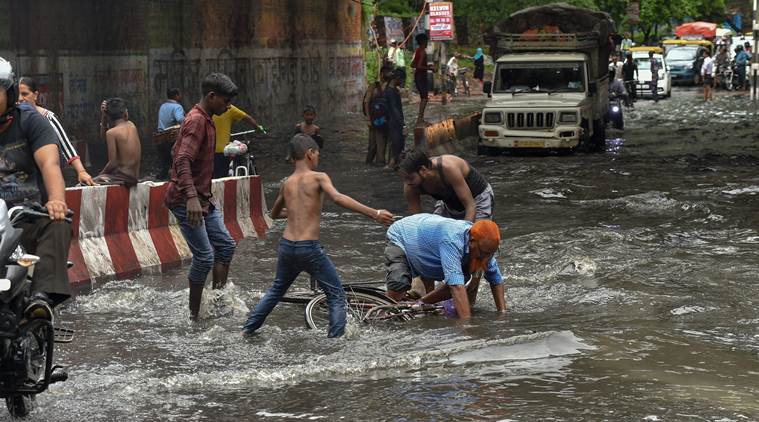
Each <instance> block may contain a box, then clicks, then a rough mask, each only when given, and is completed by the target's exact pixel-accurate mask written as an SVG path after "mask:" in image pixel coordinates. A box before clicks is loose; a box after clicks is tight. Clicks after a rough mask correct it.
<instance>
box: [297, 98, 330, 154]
mask: <svg viewBox="0 0 759 422" xmlns="http://www.w3.org/2000/svg"><path fill="white" fill-rule="evenodd" d="M314 120H316V109H315V108H314V107H313V106H306V108H304V109H303V121H302V122H300V123H298V124H297V125H295V134H296V135H297V134H299V133H304V134H306V135H308V136H310V137H312V138H313V139H314V141H316V145H318V146H319V149H322V148H324V139H323V138H322V137H321V135H320V134H319V126H317V125H315V124H314Z"/></svg>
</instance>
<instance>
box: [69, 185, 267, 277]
mask: <svg viewBox="0 0 759 422" xmlns="http://www.w3.org/2000/svg"><path fill="white" fill-rule="evenodd" d="M167 186H168V184H166V183H154V182H144V183H140V184H138V185H137V186H135V187H133V188H132V189H127V188H124V187H120V186H94V187H76V188H69V189H66V203H67V204H68V206H69V208H71V209H72V210H73V211H74V217H73V230H74V236H73V238H72V241H71V247H70V249H69V260H70V261H72V262H73V263H74V266H73V267H72V268H71V269H70V270H69V281H70V282H71V283H84V282H88V281H90V280H93V279H97V278H100V277H116V278H120V277H130V276H134V275H135V274H137V273H139V272H140V270H141V269H143V268H147V267H154V266H159V265H160V266H162V267H163V266H166V265H170V264H175V263H178V262H181V261H182V260H183V259H189V258H191V256H192V254H191V253H190V250H189V248H188V247H187V243H186V242H185V240H184V238H183V237H182V234H181V232H180V231H179V226H178V225H177V221H176V219H175V218H174V216H173V215H172V214H171V213H170V212H169V210H168V209H167V208H166V207H164V205H163V198H164V194H165V193H166V188H167ZM212 192H213V195H214V197H215V198H216V200H217V202H218V203H219V206H220V207H221V210H222V212H223V214H224V223H225V225H226V226H227V229H228V230H229V233H230V234H231V235H232V237H234V239H235V240H236V241H237V242H239V241H240V240H241V239H242V238H243V237H249V236H256V237H258V238H264V237H265V236H266V230H267V229H268V228H269V227H270V226H271V220H270V219H269V217H268V216H267V209H266V201H265V199H264V197H263V193H262V184H261V178H260V176H250V177H229V178H224V179H218V180H214V181H213V185H212Z"/></svg>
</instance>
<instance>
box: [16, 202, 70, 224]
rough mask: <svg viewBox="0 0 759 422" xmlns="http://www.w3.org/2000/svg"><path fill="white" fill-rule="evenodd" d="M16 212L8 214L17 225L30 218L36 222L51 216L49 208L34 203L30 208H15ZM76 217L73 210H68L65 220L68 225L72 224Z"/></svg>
mask: <svg viewBox="0 0 759 422" xmlns="http://www.w3.org/2000/svg"><path fill="white" fill-rule="evenodd" d="M14 208H16V209H15V210H14V209H13V208H11V209H10V210H9V211H8V213H9V214H11V223H17V222H19V221H21V220H23V219H25V218H29V219H32V220H36V219H38V218H50V214H49V213H48V211H47V208H45V207H44V206H42V205H40V204H38V203H34V204H31V205H29V206H25V207H14ZM73 216H74V211H72V210H70V209H69V210H66V217H65V218H64V220H65V221H66V222H67V223H71V217H73Z"/></svg>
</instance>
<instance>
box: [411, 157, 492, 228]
mask: <svg viewBox="0 0 759 422" xmlns="http://www.w3.org/2000/svg"><path fill="white" fill-rule="evenodd" d="M399 174H400V175H401V177H402V178H403V180H404V182H405V184H404V187H403V194H404V196H405V197H406V201H407V202H408V205H409V212H411V213H412V214H418V213H420V212H422V205H421V196H422V195H429V196H431V197H433V198H435V199H436V200H437V202H436V203H435V211H434V213H435V214H437V215H442V216H443V217H449V218H454V219H457V220H467V221H471V222H474V221H476V220H482V219H490V218H492V217H493V197H494V195H493V188H492V187H491V186H490V184H489V183H488V182H487V180H485V178H484V177H482V175H481V174H480V173H479V172H478V171H477V170H476V169H475V168H474V167H472V165H471V164H469V163H468V162H467V161H466V160H463V159H461V158H459V157H457V156H455V155H449V154H445V155H441V156H439V157H432V158H428V157H427V154H425V153H424V152H423V151H421V150H413V151H411V152H409V153H408V154H406V157H405V158H404V159H403V160H402V161H401V163H400V166H399Z"/></svg>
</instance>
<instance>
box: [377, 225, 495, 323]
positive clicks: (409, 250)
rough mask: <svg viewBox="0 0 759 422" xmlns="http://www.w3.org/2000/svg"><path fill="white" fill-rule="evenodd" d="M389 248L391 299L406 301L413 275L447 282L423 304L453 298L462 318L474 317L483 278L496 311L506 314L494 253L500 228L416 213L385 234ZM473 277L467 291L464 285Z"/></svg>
mask: <svg viewBox="0 0 759 422" xmlns="http://www.w3.org/2000/svg"><path fill="white" fill-rule="evenodd" d="M387 240H388V244H387V247H386V248H385V260H386V265H387V275H386V283H387V295H388V297H390V298H392V299H394V300H404V299H406V291H407V290H408V289H409V288H410V287H411V279H412V278H413V277H417V276H419V277H422V278H423V279H427V280H445V285H443V286H441V287H440V288H438V289H436V290H435V291H433V292H431V293H429V294H427V295H426V296H424V297H423V298H422V299H421V301H422V302H423V303H438V302H441V301H444V300H447V299H451V298H452V299H453V304H454V305H455V309H456V312H457V313H458V316H459V318H462V319H465V318H469V317H470V316H471V306H472V304H474V301H475V299H476V294H477V290H478V287H479V279H480V274H481V273H484V275H485V280H487V281H488V283H490V291H491V292H492V294H493V300H494V302H495V306H496V309H497V310H498V311H499V312H504V311H505V310H506V299H505V297H504V285H503V277H502V276H501V271H500V270H499V269H498V263H497V262H496V260H495V252H496V251H497V250H498V247H499V245H500V241H501V234H500V231H499V229H498V225H496V224H495V223H494V222H492V221H490V220H480V221H478V222H476V223H474V224H472V223H471V222H469V221H460V220H452V219H450V218H444V217H441V216H439V215H434V214H416V215H412V216H410V217H406V218H404V219H402V220H399V221H396V222H395V223H393V225H392V226H390V229H389V230H388V231H387ZM470 275H474V279H475V280H474V281H473V282H472V283H469V284H468V286H467V287H465V286H464V283H465V282H466V281H467V280H468V279H469V277H470Z"/></svg>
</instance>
